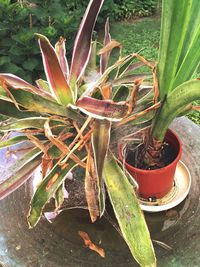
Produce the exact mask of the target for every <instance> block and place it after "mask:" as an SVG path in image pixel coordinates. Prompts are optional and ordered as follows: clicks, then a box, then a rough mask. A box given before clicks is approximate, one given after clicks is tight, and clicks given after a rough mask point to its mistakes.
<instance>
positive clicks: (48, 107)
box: [9, 88, 83, 122]
mask: <svg viewBox="0 0 200 267" xmlns="http://www.w3.org/2000/svg"><path fill="white" fill-rule="evenodd" d="M9 91H10V93H11V94H12V95H13V97H14V98H15V100H16V102H17V103H18V104H19V105H20V106H22V107H24V108H25V109H27V110H29V111H35V112H39V113H49V114H53V115H60V116H65V117H67V118H70V119H74V120H76V121H79V122H83V117H82V116H81V115H80V114H79V113H78V112H76V111H75V110H72V109H71V108H68V107H67V108H66V107H63V106H61V105H59V104H57V103H56V102H53V101H50V100H47V99H45V98H43V97H41V96H39V95H35V94H32V93H30V92H26V91H23V90H14V89H12V88H9Z"/></svg>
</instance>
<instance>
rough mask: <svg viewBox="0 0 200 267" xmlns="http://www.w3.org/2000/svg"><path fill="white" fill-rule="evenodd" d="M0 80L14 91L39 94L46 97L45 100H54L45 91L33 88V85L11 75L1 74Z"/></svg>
mask: <svg viewBox="0 0 200 267" xmlns="http://www.w3.org/2000/svg"><path fill="white" fill-rule="evenodd" d="M0 78H1V79H2V80H4V81H5V82H6V84H8V85H10V86H11V87H12V88H14V89H22V90H25V91H28V92H31V93H34V94H38V95H41V96H44V97H45V98H50V99H53V97H52V95H51V94H49V93H48V92H45V91H44V90H42V89H40V88H38V87H35V86H33V85H32V84H30V83H28V82H26V81H24V80H23V79H21V78H19V77H18V76H16V75H14V74H10V73H0Z"/></svg>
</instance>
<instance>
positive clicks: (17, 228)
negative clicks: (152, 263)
mask: <svg viewBox="0 0 200 267" xmlns="http://www.w3.org/2000/svg"><path fill="white" fill-rule="evenodd" d="M171 128H172V129H173V130H174V131H176V132H177V133H178V135H179V136H180V138H181V140H182V142H183V156H182V160H183V161H184V163H186V165H187V166H188V168H189V170H190V172H191V174H192V187H191V191H190V194H189V196H188V197H187V199H186V200H185V201H184V202H183V203H182V204H180V205H179V206H178V207H176V208H174V209H173V210H172V211H170V212H162V213H159V214H150V215H147V221H148V224H149V227H150V229H151V233H152V238H153V239H156V240H159V241H162V242H164V243H166V244H167V245H169V246H170V247H172V248H173V250H172V251H168V250H166V249H165V248H162V247H160V246H159V245H157V244H155V249H156V254H157V257H158V266H163V267H168V266H169V267H172V266H174V267H179V266H181V267H186V266H187V267H188V266H194V267H195V266H200V227H199V223H200V164H199V163H200V160H199V159H200V128H199V127H198V126H196V125H195V124H194V123H192V122H191V121H190V120H188V119H186V118H180V119H177V120H176V121H174V123H173V124H172V126H171ZM11 164H12V162H10V160H8V158H4V159H3V156H2V154H1V162H0V179H3V178H4V177H5V175H6V173H7V169H8V165H11ZM69 193H70V192H69ZM29 200H30V192H29V187H28V186H27V185H26V186H23V187H22V188H21V189H19V190H17V191H16V192H14V193H13V194H12V195H10V196H9V197H8V198H6V199H5V200H2V201H1V202H0V263H2V264H4V265H5V266H9V267H29V266H30V267H84V266H85V267H86V266H87V267H94V266H97V267H98V266H103V267H109V266H110V267H111V266H114V267H115V266H118V267H125V266H126V267H129V266H138V265H137V264H136V263H134V262H133V260H132V257H131V255H130V253H129V250H128V248H127V246H126V244H125V243H124V241H123V240H122V238H121V237H120V236H119V235H118V233H117V232H116V231H115V229H114V228H113V227H112V226H111V225H110V224H109V223H108V221H107V220H106V219H105V218H103V219H102V220H101V221H99V222H97V223H95V224H91V223H90V221H89V218H88V216H87V211H86V210H83V209H75V210H68V211H66V212H64V213H62V214H60V215H59V216H58V217H57V218H56V219H55V221H54V222H53V223H52V224H50V223H48V222H47V221H46V220H44V219H43V220H41V221H40V222H39V224H38V225H37V227H36V228H35V229H33V230H29V229H28V224H27V222H26V214H27V210H28V201H29ZM79 230H81V231H85V232H87V233H88V234H89V236H90V237H91V239H92V240H93V241H94V242H95V243H97V244H98V243H101V246H102V247H103V248H104V249H105V252H106V258H105V259H102V258H100V257H99V256H98V255H97V254H95V253H94V252H92V251H90V250H88V249H86V248H84V246H83V243H82V240H81V239H80V237H79V236H78V231H79ZM0 265H1V264H0Z"/></svg>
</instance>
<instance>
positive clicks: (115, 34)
mask: <svg viewBox="0 0 200 267" xmlns="http://www.w3.org/2000/svg"><path fill="white" fill-rule="evenodd" d="M110 29H111V36H112V39H115V40H117V41H119V42H120V43H121V44H122V46H123V50H122V54H123V55H127V54H130V53H134V52H135V53H136V52H138V51H140V50H141V49H142V51H141V52H140V54H141V55H142V56H144V57H145V58H146V59H147V60H157V57H158V48H159V35H160V19H159V18H158V17H154V18H145V19H139V20H136V21H132V22H117V23H116V22H115V23H112V24H111V27H110ZM195 76H196V77H200V67H199V68H198V70H197V74H196V75H195ZM195 104H198V105H200V100H199V101H197V102H195ZM188 118H190V119H191V120H192V121H194V122H195V123H196V124H198V125H200V113H199V112H198V111H191V112H190V113H189V114H188Z"/></svg>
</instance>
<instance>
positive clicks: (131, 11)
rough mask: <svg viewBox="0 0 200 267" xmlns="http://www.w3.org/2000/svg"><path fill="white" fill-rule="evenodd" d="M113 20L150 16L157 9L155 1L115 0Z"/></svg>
mask: <svg viewBox="0 0 200 267" xmlns="http://www.w3.org/2000/svg"><path fill="white" fill-rule="evenodd" d="M114 2H115V9H114V18H115V19H116V20H124V19H131V18H133V17H135V16H137V17H138V16H139V17H146V16H150V15H152V14H153V13H154V12H155V10H156V8H157V2H158V1H157V0H115V1H114Z"/></svg>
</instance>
